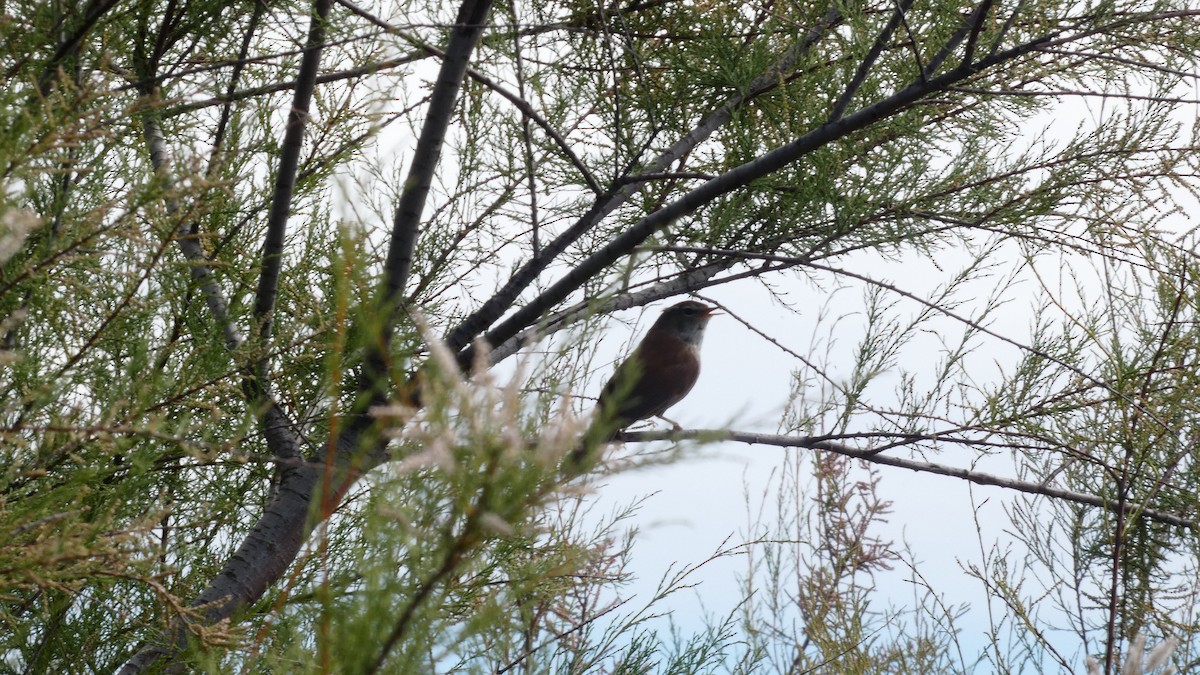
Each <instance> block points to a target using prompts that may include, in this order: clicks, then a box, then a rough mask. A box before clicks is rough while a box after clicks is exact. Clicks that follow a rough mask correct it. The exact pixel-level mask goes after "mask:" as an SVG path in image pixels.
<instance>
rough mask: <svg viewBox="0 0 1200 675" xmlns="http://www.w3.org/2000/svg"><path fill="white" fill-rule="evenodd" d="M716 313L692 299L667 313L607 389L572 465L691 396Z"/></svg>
mask: <svg viewBox="0 0 1200 675" xmlns="http://www.w3.org/2000/svg"><path fill="white" fill-rule="evenodd" d="M714 311H716V308H714V307H709V306H708V305H705V304H704V303H700V302H696V301H694V300H686V301H684V302H681V303H678V304H676V305H672V306H671V307H668V308H667V309H666V310H664V311H663V313H662V315H661V316H659V317H658V320H657V321H655V322H654V325H653V326H651V327H650V330H648V331H646V336H645V337H643V338H642V341H641V343H639V344H638V346H637V348H636V349H634V350H633V353H632V354H630V355H629V358H627V359H625V361H624V362H623V363H622V364H621V365H620V366H618V367H617V370H616V372H615V373H614V374H613V376H612V378H611V379H609V381H608V383H607V384H605V385H604V389H603V390H601V392H600V401H599V403H598V404H597V406H596V408H597V410H598V415H597V419H596V421H595V422H594V423H593V425H592V428H591V430H589V432H588V434H587V435H586V436H585V438H586V439H587V440H586V441H585V442H584V443H583V444H582V445H581V446H580V447H579V448H576V450H575V452H574V453H572V460H574V461H575V462H580V461H582V460H583V459H584V457H585V456H586V454H587V451H588V448H589V447H594V446H595V445H596V444H598V443H607V442H609V441H611V440H613V439H614V438H615V437H616V435H617V434H618V433H619V432H620V431H621V430H622V429H624V428H625V427H627V426H629V425H631V424H633V423H634V422H637V421H639V420H644V419H649V418H651V417H659V416H661V415H662V414H663V413H665V412H666V411H667V409H668V408H670V407H671V406H673V405H675V404H676V403H679V402H680V401H682V400H683V397H684V396H687V394H688V392H690V391H691V390H692V387H693V386H695V384H696V380H697V379H699V377H700V343H701V341H702V340H703V338H704V328H705V327H706V326H707V325H708V320H709V319H711V318H712V316H713V312H714Z"/></svg>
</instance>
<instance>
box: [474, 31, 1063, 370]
mask: <svg viewBox="0 0 1200 675" xmlns="http://www.w3.org/2000/svg"><path fill="white" fill-rule="evenodd" d="M1056 35H1057V34H1056V33H1051V34H1048V35H1045V36H1042V37H1041V38H1038V39H1035V40H1031V41H1030V42H1027V43H1024V44H1021V45H1018V46H1016V47H1013V48H1012V49H1009V50H1006V51H1004V52H1001V53H999V54H996V55H994V56H990V57H988V58H985V59H981V60H980V61H978V62H976V63H973V64H966V65H960V66H958V67H956V68H953V69H951V70H949V71H947V72H945V73H943V74H941V75H939V76H938V77H936V78H933V79H925V78H921V79H920V80H918V81H915V82H913V83H911V84H909V85H908V86H907V87H905V88H904V89H901V90H900V91H897V92H896V93H894V94H893V95H892V96H890V97H888V98H886V99H884V100H882V101H879V102H878V103H875V104H874V105H871V106H868V107H866V108H863V109H861V110H858V111H857V112H855V113H853V114H851V115H848V116H845V117H842V118H840V119H837V120H832V121H829V122H826V123H824V124H822V125H821V126H820V127H818V128H816V129H814V130H812V131H810V132H808V133H807V134H804V135H803V136H801V137H800V138H798V139H796V140H794V141H792V142H791V143H788V144H786V145H784V146H781V147H779V148H776V149H775V150H772V151H770V152H768V153H766V154H764V155H762V156H760V157H758V158H756V159H753V160H751V161H749V162H746V163H745V164H742V165H740V166H737V167H734V168H733V169H731V170H729V171H727V172H725V173H723V174H721V175H720V176H717V177H716V178H713V179H712V180H709V181H707V182H705V183H704V184H702V185H700V186H699V187H697V188H695V189H694V190H692V191H691V192H688V193H686V194H684V195H682V196H680V197H679V198H678V199H676V200H675V201H673V202H670V203H669V204H667V205H665V206H663V207H662V208H661V209H659V210H658V211H655V212H654V213H651V214H649V215H647V216H646V217H644V218H642V219H641V220H640V221H638V222H637V223H635V224H634V225H632V226H630V227H629V228H628V229H627V230H625V231H624V232H622V233H621V234H619V235H617V236H616V237H614V238H613V239H612V240H611V241H610V242H609V243H608V245H607V246H605V247H604V248H602V249H600V250H599V251H597V252H596V253H594V254H592V255H591V256H588V257H587V258H585V259H584V260H583V261H581V262H580V263H579V264H578V265H576V266H575V267H574V268H572V269H571V271H569V272H568V273H567V274H566V275H564V276H563V277H562V278H560V279H559V280H558V281H556V282H554V283H552V284H551V285H550V286H549V287H547V288H546V289H545V290H544V291H542V292H541V293H540V294H539V295H538V296H537V297H535V298H533V299H532V300H530V301H529V302H528V303H526V304H525V305H524V306H523V307H521V308H520V309H518V310H517V311H516V312H514V313H513V314H512V315H511V316H509V318H508V319H506V320H504V321H503V322H501V323H500V324H498V325H497V326H496V327H495V328H493V329H492V330H490V331H488V333H487V334H486V335H485V336H484V337H485V339H486V340H487V342H488V344H491V345H498V344H503V343H504V342H505V341H507V340H509V339H510V338H512V337H513V336H515V335H516V334H517V333H519V332H521V331H522V330H525V329H526V328H529V327H530V326H533V325H535V324H536V323H537V322H538V321H539V319H540V318H541V317H542V316H543V315H544V314H545V313H546V312H549V311H550V310H551V309H553V308H554V307H555V306H556V305H558V304H559V303H561V302H562V301H564V300H566V299H567V298H568V297H569V296H570V295H571V294H572V293H574V292H575V291H576V290H578V289H579V287H580V286H582V285H583V284H584V283H586V282H587V281H588V280H590V279H592V278H594V277H595V276H596V275H597V274H599V273H600V272H601V271H603V270H604V268H606V267H608V266H609V265H611V264H613V263H614V262H616V261H617V260H619V259H621V258H622V257H624V256H626V255H628V254H629V253H630V252H631V251H633V250H634V249H635V248H636V247H638V246H639V245H641V244H642V243H643V242H644V241H646V239H648V238H649V237H650V236H651V235H653V234H654V233H655V232H658V231H659V230H661V229H663V228H664V227H666V226H667V225H669V224H671V223H672V222H674V221H676V220H678V219H680V218H683V217H685V216H687V215H688V214H689V213H692V212H693V211H695V210H696V209H698V208H700V207H701V206H704V205H705V204H708V203H709V202H711V201H713V200H715V199H717V198H719V197H721V196H723V195H726V194H729V193H730V192H733V191H734V190H738V189H740V188H743V187H745V186H747V185H749V184H750V183H752V182H754V181H755V180H758V179H760V178H763V177H765V176H768V175H770V174H772V173H774V172H776V171H779V170H780V169H782V168H783V167H785V166H787V165H789V164H791V163H793V162H795V161H797V160H798V159H800V158H801V157H804V156H805V155H807V154H808V153H810V152H812V151H814V150H816V149H818V148H821V147H823V146H825V145H827V144H829V143H832V142H834V141H837V140H839V139H842V138H845V137H846V136H848V135H850V134H852V133H854V132H856V131H860V130H862V129H865V128H867V127H868V126H870V125H872V124H874V123H876V122H878V121H879V120H881V119H885V118H887V117H890V116H892V115H895V114H897V113H899V112H901V111H903V110H905V109H907V108H908V107H909V106H911V105H913V104H915V103H917V102H919V101H920V100H921V99H923V98H925V97H926V96H928V95H929V94H932V93H936V92H939V91H943V90H945V89H946V88H948V87H951V86H953V85H954V84H956V83H958V82H960V81H962V80H964V79H967V78H969V77H973V76H974V75H975V74H976V73H977V72H978V71H979V70H981V69H983V68H988V67H992V66H995V65H998V64H1001V63H1004V62H1007V61H1010V60H1012V59H1015V58H1018V57H1020V56H1023V55H1025V54H1028V53H1030V52H1032V51H1035V50H1036V49H1038V48H1039V47H1040V46H1041V45H1043V44H1045V43H1047V42H1050V41H1051V40H1053V39H1054V37H1055V36H1056ZM593 210H595V209H594V208H593ZM547 248H549V247H547ZM498 297H499V296H497V297H494V298H493V299H492V300H489V301H488V302H489V303H491V302H493V301H495V300H496V299H497V298H498ZM486 307H487V304H485V308H486ZM482 311H483V309H481V310H480V312H482ZM477 314H478V313H477ZM465 325H466V323H465V322H464V324H462V325H460V327H459V329H462V328H463V326H465ZM452 346H456V345H453V343H452ZM474 358H475V348H474V347H473V346H472V347H467V348H466V349H463V350H462V351H461V352H459V357H458V360H459V364H460V365H462V364H470V363H471V362H472V361H473V360H474Z"/></svg>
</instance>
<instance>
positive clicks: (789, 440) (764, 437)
mask: <svg viewBox="0 0 1200 675" xmlns="http://www.w3.org/2000/svg"><path fill="white" fill-rule="evenodd" d="M620 438H621V440H622V441H625V442H643V441H665V440H670V441H683V440H697V441H709V442H711V441H736V442H739V443H748V444H752V445H772V446H775V447H780V448H810V449H813V450H825V451H828V452H833V453H836V454H839V455H843V456H845V457H852V458H854V459H861V460H863V461H865V462H871V463H872V464H884V465H887V466H895V467H899V468H901V469H910V470H912V471H919V472H921V473H932V474H937V475H940V476H952V477H954V478H961V479H963V480H965V481H968V482H970V483H975V484H976V485H992V486H995V487H1000V488H1004V489H1006V490H1015V491H1017V492H1024V493H1026V494H1032V495H1041V496H1043V497H1049V498H1051V499H1057V500H1060V501H1067V502H1072V503H1075V504H1084V505H1086V506H1094V507H1097V508H1102V509H1106V510H1108V511H1112V512H1114V513H1124V514H1126V515H1129V514H1137V515H1140V516H1141V517H1143V518H1149V519H1150V520H1154V521H1157V522H1160V523H1165V524H1167V525H1175V526H1178V527H1185V528H1188V529H1189V530H1195V529H1198V528H1200V522H1197V521H1196V520H1194V519H1192V518H1188V517H1187V516H1185V515H1181V514H1178V513H1172V512H1170V511H1160V510H1158V509H1151V508H1144V507H1141V506H1140V505H1134V504H1128V503H1125V502H1122V503H1120V504H1117V503H1114V502H1113V501H1112V500H1110V499H1106V498H1104V497H1100V496H1097V495H1093V494H1087V493H1084V492H1076V491H1074V490H1068V489H1066V488H1059V487H1054V486H1051V485H1046V484H1044V483H1033V482H1030V481H1023V480H1019V479H1016V478H1006V477H1004V476H997V475H995V474H990V473H984V472H982V471H974V470H972V469H964V468H961V467H957V466H950V465H947V464H938V463H936V462H922V461H917V460H913V459H906V458H903V457H894V456H892V455H883V454H879V449H878V448H856V447H853V446H849V445H846V444H844V443H839V442H837V441H832V440H830V439H829V437H828V436H780V435H776V434H757V433H750V432H744V431H725V430H720V429H714V430H701V429H696V430H687V431H625V432H622V433H621V436H620ZM924 440H929V441H938V440H943V441H944V440H945V439H944V438H943V439H939V438H938V437H937V436H926V437H924Z"/></svg>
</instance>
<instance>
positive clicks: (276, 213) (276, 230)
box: [253, 0, 332, 396]
mask: <svg viewBox="0 0 1200 675" xmlns="http://www.w3.org/2000/svg"><path fill="white" fill-rule="evenodd" d="M331 4H332V3H331V0H317V1H316V2H315V3H314V4H313V13H312V17H311V23H310V24H309V27H308V40H307V44H306V46H305V49H304V57H303V58H302V59H301V60H300V72H299V74H298V75H297V76H296V90H295V93H294V95H293V97H292V107H291V109H290V110H289V111H288V118H287V127H286V130H285V132H284V135H283V144H282V146H281V150H280V154H279V169H278V170H277V172H276V174H275V188H274V189H273V190H272V193H271V194H272V199H271V210H270V212H269V213H268V215H267V237H266V241H265V242H264V243H263V252H262V271H261V272H260V274H259V277H258V290H257V291H256V292H255V295H254V314H253V318H254V323H255V325H257V326H258V340H259V344H260V345H261V346H263V347H266V345H267V344H269V343H270V341H271V328H272V325H273V324H274V310H275V300H276V298H277V297H278V293H279V273H280V269H281V268H282V267H283V242H284V237H285V235H286V233H287V222H288V216H289V215H290V214H291V210H292V194H293V193H294V192H295V188H296V172H297V171H298V170H299V166H300V151H301V149H302V148H303V146H304V130H305V129H306V128H307V127H308V110H309V107H310V105H311V104H312V96H313V89H314V88H315V87H316V78H317V71H318V70H319V69H320V67H321V50H322V46H323V43H324V41H325V27H326V23H327V22H328V18H329V10H330V6H331ZM269 366H270V364H269V362H268V359H267V358H266V357H263V358H262V359H261V360H260V361H259V363H258V367H257V369H256V374H257V376H258V377H257V378H256V380H255V383H254V385H253V386H255V387H257V388H258V389H259V395H260V396H261V395H262V394H263V393H265V391H266V390H265V388H264V387H265V385H266V376H267V372H268V368H269Z"/></svg>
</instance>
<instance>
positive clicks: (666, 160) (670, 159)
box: [445, 7, 841, 370]
mask: <svg viewBox="0 0 1200 675" xmlns="http://www.w3.org/2000/svg"><path fill="white" fill-rule="evenodd" d="M840 17H841V14H840V12H838V10H837V9H836V8H833V7H831V8H830V9H829V11H828V12H827V13H826V15H825V17H824V19H823V20H822V21H821V22H819V23H818V24H817V25H815V26H813V27H812V28H811V29H810V30H809V32H808V33H807V34H806V35H805V38H804V40H802V41H801V42H800V43H798V44H796V45H794V46H793V47H792V49H790V50H789V51H788V52H787V53H786V54H785V55H784V56H783V57H782V58H781V59H780V60H779V61H778V62H777V63H776V64H775V65H774V66H773V67H771V68H770V69H768V70H767V71H766V72H763V73H762V74H761V75H759V76H758V77H757V78H755V79H754V81H753V82H751V84H750V87H749V88H748V90H747V91H746V93H745V94H738V95H735V96H732V97H730V98H729V99H728V100H726V101H725V103H723V104H722V105H721V106H719V107H718V108H717V109H716V110H714V111H712V112H711V113H709V114H708V115H707V116H706V117H705V118H704V119H703V120H701V121H700V123H699V124H698V125H697V126H696V127H694V128H693V129H692V130H691V131H689V132H688V133H686V134H684V135H683V136H682V137H681V138H680V139H679V140H678V141H676V142H675V143H674V144H673V145H672V146H671V147H669V148H667V149H666V150H664V151H663V152H662V153H661V154H659V155H658V156H657V157H655V158H654V160H652V161H651V162H649V163H648V164H646V165H645V166H643V167H642V170H641V171H640V172H639V173H645V174H660V173H662V172H664V171H666V170H667V168H668V167H670V166H671V164H673V163H675V162H677V161H679V160H680V159H682V158H683V157H685V156H687V154H688V153H690V152H691V151H692V150H694V149H695V148H696V147H697V146H698V145H700V143H702V142H704V141H705V140H706V139H707V138H709V137H710V136H711V135H712V134H713V133H715V132H716V131H717V130H718V129H720V128H721V127H722V126H724V125H725V124H726V123H728V122H729V120H731V119H733V113H734V112H736V111H737V110H738V109H739V108H741V107H742V106H744V105H745V104H746V102H748V101H750V100H752V99H753V98H755V97H757V96H760V95H762V94H763V93H765V92H767V91H770V90H772V89H774V88H775V87H777V86H779V83H780V82H781V81H783V79H784V78H785V76H786V75H787V74H789V73H790V72H791V71H792V70H793V69H794V68H795V66H796V63H797V62H799V60H800V58H801V57H802V56H803V55H804V54H805V53H806V52H807V51H808V50H809V49H811V48H812V46H813V45H814V44H816V42H817V40H819V39H820V38H821V37H822V36H823V35H825V33H826V31H828V29H829V28H830V27H831V26H833V25H834V24H835V23H836V22H837V21H838V20H839V19H840ZM636 182H637V181H636V179H630V180H627V181H625V184H624V185H623V186H622V187H621V188H619V189H617V190H615V191H613V192H612V193H610V194H608V195H607V196H605V197H603V198H601V199H599V200H597V201H596V202H595V203H594V204H593V205H592V208H590V209H588V211H587V213H585V214H584V215H583V216H582V217H580V219H579V220H577V221H576V222H575V223H574V224H573V225H571V227H569V228H567V230H565V231H564V232H563V233H562V234H560V235H558V236H557V237H555V238H554V239H553V240H552V241H550V242H549V243H548V244H546V246H545V247H544V248H543V249H542V251H541V255H539V256H534V257H533V258H531V259H530V260H529V261H528V262H527V263H525V264H524V265H522V266H521V268H520V269H518V270H517V271H516V273H514V274H513V275H512V277H510V278H509V280H508V281H507V282H506V283H505V284H504V286H503V287H501V288H500V290H498V291H496V293H494V294H493V295H492V297H491V298H489V299H488V300H487V301H486V302H484V303H483V304H482V305H481V306H480V307H479V309H477V310H475V311H474V312H473V313H471V314H470V315H468V316H467V317H466V318H465V319H463V320H462V321H461V322H460V323H459V324H458V326H457V327H455V328H454V329H453V330H451V331H450V332H449V333H448V334H447V335H446V338H445V343H446V347H447V348H448V349H450V350H451V351H454V352H457V353H458V355H459V359H458V363H459V367H461V368H463V369H464V370H465V369H467V368H468V367H469V366H470V364H471V361H472V360H473V359H474V351H473V348H468V345H469V344H471V341H472V340H473V339H474V338H475V336H476V335H479V333H480V332H482V331H483V330H484V329H486V328H487V327H488V326H491V325H492V324H493V323H495V322H496V320H497V319H499V318H500V317H501V316H502V315H503V314H504V313H505V312H506V311H508V309H509V308H510V307H512V305H513V303H514V302H516V300H517V297H518V296H519V295H520V294H521V293H522V292H523V291H524V290H525V289H526V288H528V287H529V285H530V284H532V283H533V282H534V281H535V280H536V279H537V278H538V276H539V275H540V274H541V273H542V272H544V271H545V270H546V268H547V267H549V266H550V263H552V262H553V261H554V260H555V259H556V258H557V257H558V256H559V255H560V254H561V253H562V252H563V251H565V250H566V249H567V247H568V246H570V245H571V244H573V243H574V242H575V241H577V240H578V239H579V238H580V237H581V236H583V235H584V234H585V233H586V232H588V231H589V230H591V229H592V228H593V227H595V226H596V225H597V224H598V223H599V222H600V221H602V220H603V219H604V218H605V217H607V216H608V215H609V214H610V213H612V212H613V211H615V210H616V209H617V207H619V206H620V205H622V204H624V203H625V202H626V201H628V200H629V199H630V198H631V197H632V196H633V195H635V194H638V192H639V191H640V187H635V185H634V184H633V183H636ZM548 309H549V308H548V307H547V308H546V309H544V310H542V311H541V312H539V313H538V314H536V315H534V317H533V319H532V320H530V321H528V322H527V323H525V325H523V326H521V327H520V328H518V329H517V330H513V331H508V333H509V335H508V337H512V335H515V334H516V333H517V332H518V331H519V330H522V329H524V328H528V327H530V326H532V325H533V323H534V321H536V320H537V318H538V316H540V314H541V313H544V311H547V310H548ZM493 337H495V336H493ZM505 339H507V337H506V338H505ZM489 342H490V343H491V344H493V345H495V344H499V342H497V341H495V340H494V339H491V338H489ZM501 342H502V341H501Z"/></svg>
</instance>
